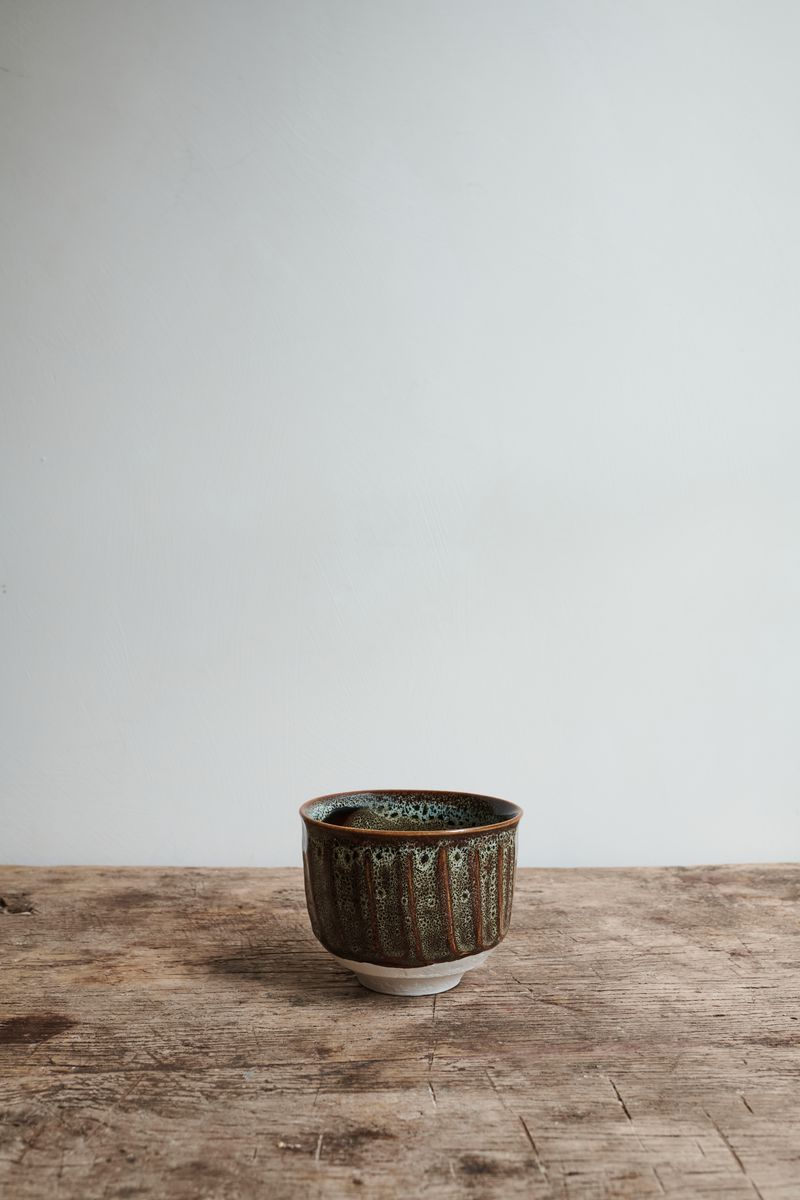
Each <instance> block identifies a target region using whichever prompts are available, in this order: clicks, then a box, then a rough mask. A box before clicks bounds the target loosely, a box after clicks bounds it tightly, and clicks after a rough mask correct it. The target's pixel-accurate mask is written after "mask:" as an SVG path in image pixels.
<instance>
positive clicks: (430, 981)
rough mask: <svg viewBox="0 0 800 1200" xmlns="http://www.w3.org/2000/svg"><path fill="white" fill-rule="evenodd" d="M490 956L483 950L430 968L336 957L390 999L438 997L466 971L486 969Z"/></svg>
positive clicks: (360, 978)
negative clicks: (398, 997)
mask: <svg viewBox="0 0 800 1200" xmlns="http://www.w3.org/2000/svg"><path fill="white" fill-rule="evenodd" d="M492 949H494V947H492ZM491 953H492V951H491V950H481V952H480V954H468V955H467V957H466V958H457V959H455V961H453V962H441V963H431V964H430V966H427V967H382V966H379V965H378V964H377V963H366V962H354V961H353V960H352V959H349V958H339V955H338V954H334V956H333V957H334V958H335V959H336V961H337V962H338V963H340V964H341V966H343V967H347V968H348V970H350V971H352V972H353V973H354V974H355V975H356V976H357V977H358V982H359V983H361V984H363V986H364V987H365V988H370V990H371V991H373V992H386V993H387V994H388V995H390V996H435V995H436V994H437V993H438V992H449V990H450V988H454V987H455V986H456V984H457V983H460V982H461V977H462V975H464V973H465V972H466V971H471V970H473V968H474V967H481V966H483V964H484V963H485V962H486V959H487V958H488V957H489V955H490V954H491Z"/></svg>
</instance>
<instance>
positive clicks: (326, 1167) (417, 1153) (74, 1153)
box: [0, 864, 800, 1200]
mask: <svg viewBox="0 0 800 1200" xmlns="http://www.w3.org/2000/svg"><path fill="white" fill-rule="evenodd" d="M504 865H505V868H506V870H507V871H509V870H510V865H509V864H504ZM501 870H502V868H501ZM503 883H504V880H503V876H502V874H501V873H500V871H498V879H497V886H498V892H499V893H500V894H502V890H503ZM0 895H2V897H3V898H4V902H5V907H4V908H3V909H2V910H0V970H1V974H2V985H1V986H0V1193H2V1194H3V1195H4V1196H5V1195H8V1196H9V1197H13V1198H14V1200H40V1198H44V1197H51V1196H58V1197H61V1198H69V1197H75V1198H76V1200H77V1198H79V1197H80V1198H81V1200H101V1197H109V1198H113V1197H131V1198H134V1197H148V1196H149V1197H152V1198H156V1197H166V1198H167V1200H171V1198H176V1200H177V1198H180V1200H183V1198H185V1200H189V1198H190V1197H191V1198H192V1200H194V1198H195V1197H219V1198H220V1200H228V1198H234V1197H235V1198H242V1200H249V1198H250V1197H253V1198H255V1197H259V1198H260V1197H263V1196H265V1195H268V1196H269V1197H270V1198H271V1200H273V1198H274V1200H294V1198H298V1200H299V1198H300V1197H302V1198H303V1200H305V1197H311V1198H326V1197H331V1198H334V1200H335V1198H338V1197H347V1196H353V1195H365V1196H369V1197H373V1196H374V1197H379V1198H381V1200H383V1198H385V1200H394V1198H395V1197H397V1196H402V1195H409V1196H413V1195H419V1194H421V1193H422V1191H423V1189H424V1194H425V1195H426V1197H427V1196H430V1197H433V1198H434V1200H436V1198H441V1197H451V1196H475V1197H490V1198H493V1197H503V1198H506V1197H512V1198H513V1197H523V1196H524V1197H533V1198H534V1200H537V1198H541V1200H546V1198H550V1197H552V1198H553V1200H583V1198H585V1200H595V1198H597V1197H623V1198H624V1197H630V1198H635V1200H640V1198H644V1197H649V1196H653V1197H663V1196H673V1197H699V1198H700V1200H703V1198H705V1197H712V1196H713V1197H714V1198H715V1200H720V1198H722V1200H728V1198H733V1200H736V1198H737V1197H743V1198H744V1197H750V1198H751V1200H752V1198H753V1197H755V1198H756V1200H758V1198H759V1197H760V1198H761V1200H794V1198H796V1197H797V1196H798V1195H800V1083H799V1082H798V1081H800V1002H799V1000H798V988H797V978H798V967H799V966H800V936H798V935H800V918H799V917H798V899H800V867H796V866H760V867H704V868H699V869H696V870H694V869H683V868H676V869H669V870H666V869H664V870H640V871H637V870H618V871H520V872H519V873H518V878H517V885H516V894H515V901H514V918H513V921H512V926H511V931H510V933H509V936H508V939H507V940H506V941H505V942H503V943H502V944H501V946H500V947H499V948H498V949H497V950H496V951H495V953H494V955H493V956H492V958H491V959H490V960H489V964H488V965H487V966H486V967H485V968H483V969H481V970H480V971H476V972H474V974H473V975H470V976H467V977H465V979H464V981H463V982H462V983H461V984H460V985H459V987H458V988H457V989H456V990H455V991H453V992H447V993H444V994H443V995H440V996H436V997H418V998H412V997H409V998H402V999H401V998H397V997H389V996H383V995H380V994H377V993H370V992H366V991H364V990H363V989H362V988H360V987H359V985H358V983H357V982H356V980H355V979H354V977H353V976H352V975H351V974H350V973H349V972H348V971H345V970H344V969H342V968H340V967H339V966H338V965H337V964H336V963H335V962H334V961H333V959H332V958H331V957H330V956H329V955H328V954H326V953H325V951H324V950H322V948H321V947H320V946H319V945H318V944H317V942H316V940H315V939H314V937H313V935H312V933H311V930H310V928H309V924H308V917H307V914H306V910H305V897H304V894H303V876H302V872H301V871H300V870H280V871H243V870H241V871H240V870H230V871H227V870H226V871H214V870H172V871H164V870H118V869H108V870H105V869H81V870H78V869H75V870H72V869H65V868H58V869H41V870H38V869H37V870H32V869H27V868H11V869H9V868H6V869H4V870H0ZM19 906H22V907H21V908H20V911H19V912H14V911H12V910H13V909H14V908H18V907H19ZM18 917H19V918H20V919H17V918H18ZM23 917H24V919H22V918H23ZM11 918H14V919H11Z"/></svg>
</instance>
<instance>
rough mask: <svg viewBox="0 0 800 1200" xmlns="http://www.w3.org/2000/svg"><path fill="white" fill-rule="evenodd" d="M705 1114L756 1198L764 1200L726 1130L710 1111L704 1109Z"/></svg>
mask: <svg viewBox="0 0 800 1200" xmlns="http://www.w3.org/2000/svg"><path fill="white" fill-rule="evenodd" d="M703 1112H704V1113H705V1115H706V1116H707V1117H708V1119H709V1121H710V1122H711V1124H712V1125H713V1126H714V1128H715V1129H716V1131H717V1133H718V1134H719V1136H720V1139H721V1140H722V1141H723V1142H724V1144H725V1145H726V1146H727V1148H728V1151H729V1153H730V1155H731V1157H732V1158H733V1160H734V1162H735V1163H736V1165H737V1167H738V1168H739V1170H740V1171H741V1173H742V1174H743V1175H744V1177H745V1179H746V1180H747V1182H748V1183H749V1184H750V1187H751V1188H752V1189H753V1191H754V1192H755V1194H756V1196H758V1200H764V1197H763V1196H762V1195H761V1192H760V1191H759V1190H758V1188H757V1186H756V1185H755V1183H754V1182H753V1180H752V1179H751V1177H750V1172H749V1171H748V1170H747V1168H746V1167H745V1165H744V1163H743V1162H742V1160H741V1159H740V1158H739V1155H738V1153H737V1151H736V1147H735V1146H734V1145H733V1143H732V1142H731V1140H730V1138H729V1137H728V1135H727V1134H726V1133H725V1131H724V1129H722V1128H721V1127H720V1126H719V1125H718V1124H717V1122H716V1121H715V1120H714V1118H713V1117H712V1116H711V1113H710V1112H708V1111H707V1110H706V1109H705V1108H704V1109H703Z"/></svg>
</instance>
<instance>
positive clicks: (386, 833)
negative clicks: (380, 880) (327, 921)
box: [299, 788, 523, 840]
mask: <svg viewBox="0 0 800 1200" xmlns="http://www.w3.org/2000/svg"><path fill="white" fill-rule="evenodd" d="M420 794H424V795H427V796H436V797H441V798H442V799H443V800H458V799H465V800H488V801H489V802H490V803H496V804H506V805H508V807H509V808H513V809H514V815H513V816H511V817H506V818H505V819H504V820H502V821H497V822H496V823H495V824H494V825H465V826H464V827H463V828H461V829H362V828H361V827H360V826H354V825H334V824H332V823H331V822H330V821H318V820H317V818H316V817H311V816H309V815H308V812H307V811H306V810H307V809H309V808H310V807H311V805H312V804H321V803H322V802H323V801H324V800H339V799H341V798H343V797H344V796H419V795H420ZM299 811H300V816H301V817H302V818H303V820H304V821H305V822H306V824H307V825H313V826H317V827H318V828H319V829H328V830H341V831H342V832H344V831H345V830H346V831H347V835H348V836H353V835H355V836H359V835H363V836H365V837H369V838H387V839H388V840H391V839H392V838H420V837H421V838H443V837H454V836H457V835H459V834H461V835H463V834H467V833H496V832H497V830H499V829H513V828H514V826H515V825H518V824H519V822H520V819H521V818H522V816H523V811H522V809H521V808H520V807H519V805H518V804H514V803H513V802H512V801H511V800H503V799H502V797H500V796H487V795H486V794H485V793H483V792H443V791H441V790H440V789H439V788H360V789H359V790H358V791H349V792H328V793H327V795H324V796H314V797H313V799H311V800H306V801H305V803H304V804H301V805H300V810H299Z"/></svg>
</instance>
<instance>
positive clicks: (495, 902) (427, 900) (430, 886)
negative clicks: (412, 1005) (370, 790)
mask: <svg viewBox="0 0 800 1200" xmlns="http://www.w3.org/2000/svg"><path fill="white" fill-rule="evenodd" d="M431 794H433V793H431ZM439 795H445V796H446V795H447V793H441V794H439ZM497 803H498V804H500V803H502V802H499V801H498V802H497ZM309 808H312V806H311V805H305V806H304V825H305V839H304V848H303V866H304V875H305V886H306V898H307V901H308V911H309V915H310V917H311V925H312V928H313V930H314V933H315V935H316V937H317V938H318V939H319V940H320V942H322V944H323V946H325V947H326V949H328V950H330V951H331V952H332V953H334V954H337V955H339V956H340V957H342V958H347V959H354V960H356V961H360V962H372V963H381V964H384V965H387V966H398V967H416V966H425V965H427V964H430V963H436V962H447V961H451V960H453V959H458V958H462V957H464V956H466V955H472V954H478V953H480V952H481V951H482V950H488V949H491V947H493V946H496V945H497V943H498V942H499V941H501V939H502V938H503V937H504V936H505V934H506V931H507V930H508V926H509V922H510V919H511V906H512V900H513V894H514V872H515V866H516V825H517V823H518V821H519V817H520V815H521V814H520V812H519V810H518V809H514V813H515V814H516V815H515V816H513V817H512V818H511V825H510V827H509V824H508V822H509V817H508V815H507V813H502V814H498V823H502V827H501V828H494V827H492V826H489V827H487V828H483V829H482V828H481V827H477V828H475V829H474V830H469V831H459V832H458V833H453V834H451V833H449V832H448V831H446V830H445V831H431V832H429V833H427V834H425V835H424V836H420V835H419V834H415V833H413V832H411V833H408V834H407V835H406V834H405V833H401V832H397V833H393V834H390V835H389V836H388V837H387V836H386V835H385V834H384V835H383V836H381V834H380V833H377V834H374V835H373V834H370V833H369V832H368V831H366V830H364V829H357V830H356V829H350V828H347V827H340V826H336V825H329V824H324V825H321V824H319V823H318V822H317V821H316V820H314V819H313V818H312V819H311V820H308V819H306V815H307V812H308V809H309Z"/></svg>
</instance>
